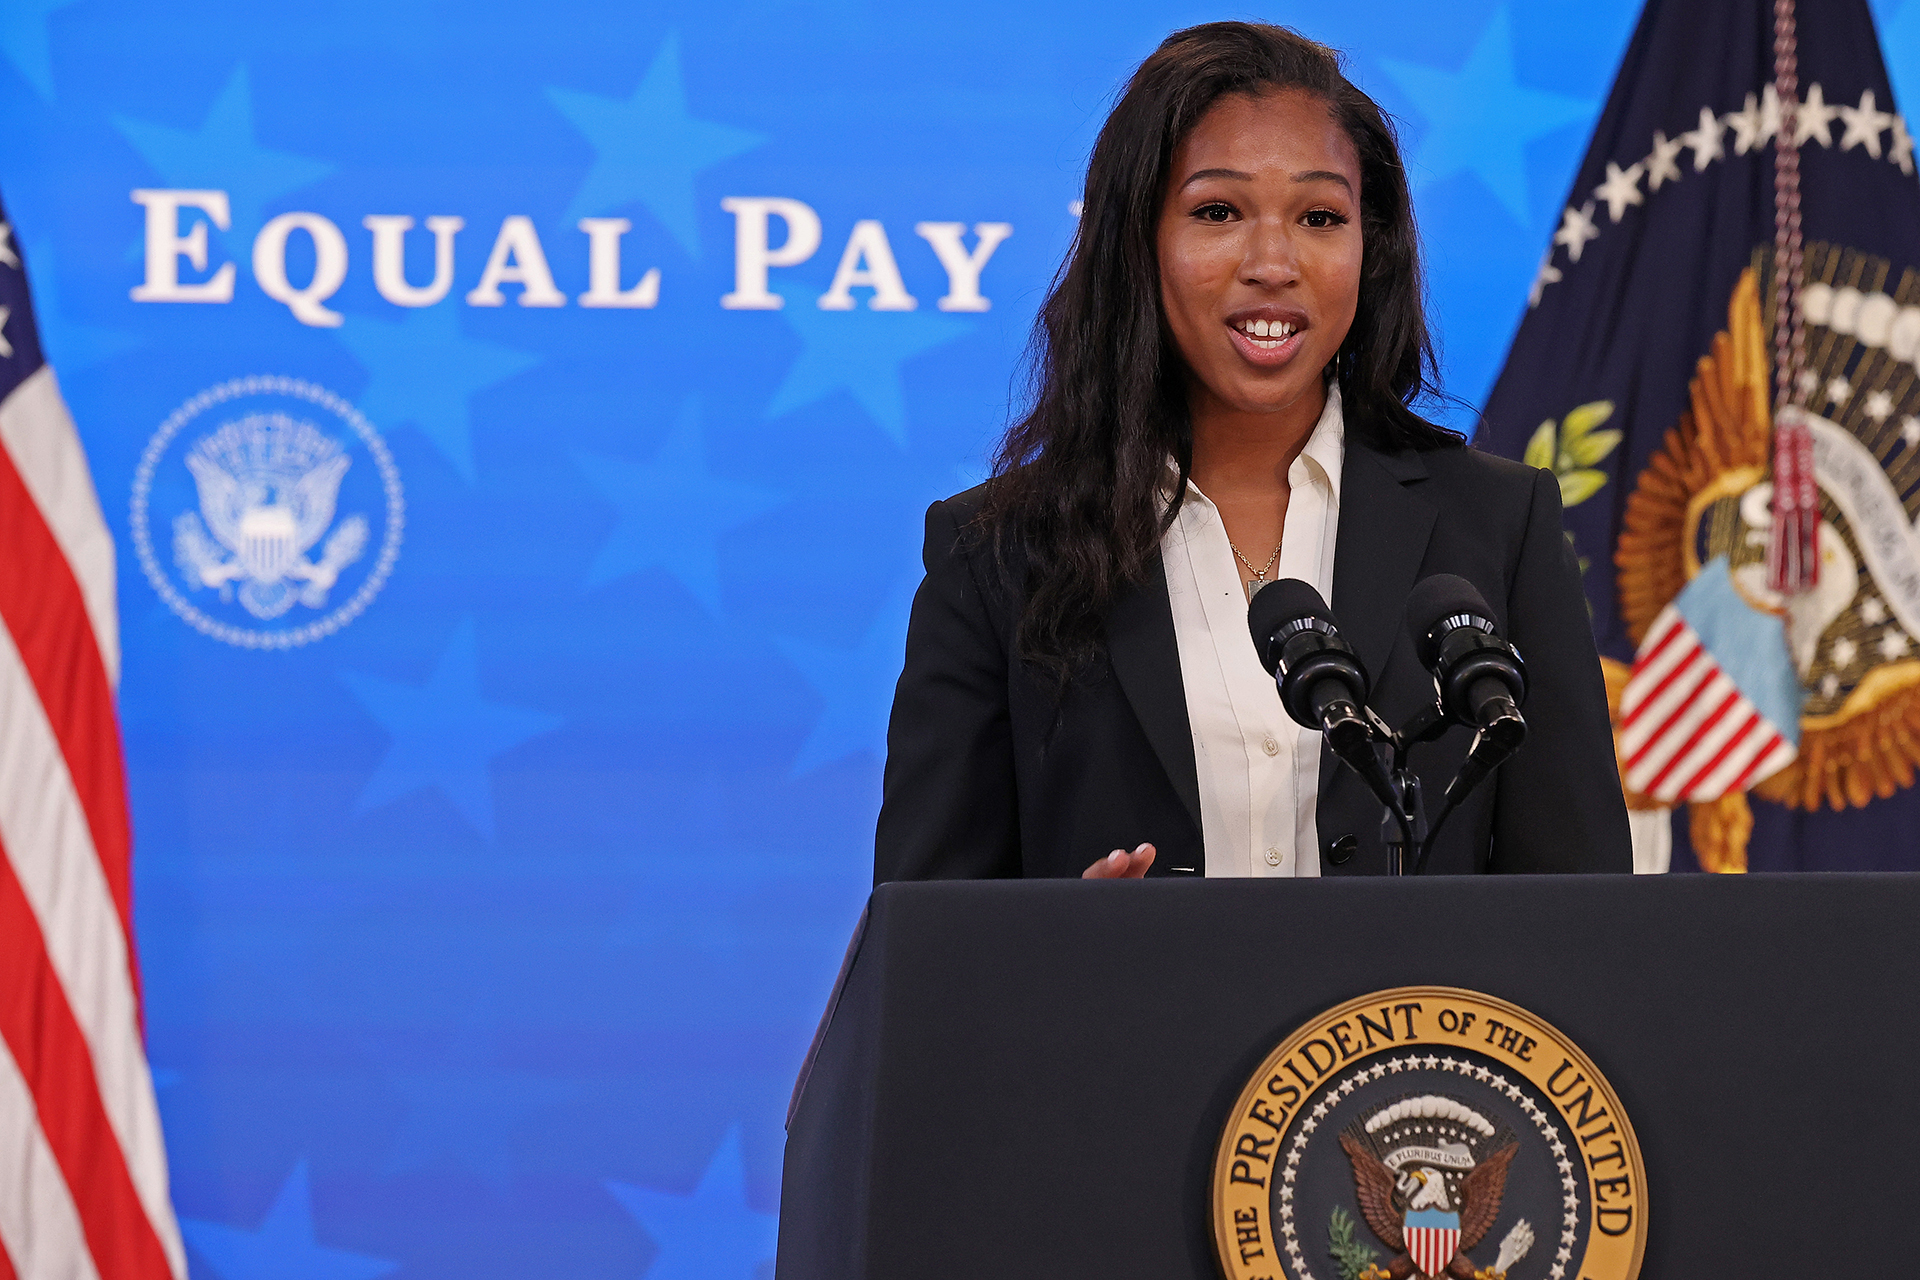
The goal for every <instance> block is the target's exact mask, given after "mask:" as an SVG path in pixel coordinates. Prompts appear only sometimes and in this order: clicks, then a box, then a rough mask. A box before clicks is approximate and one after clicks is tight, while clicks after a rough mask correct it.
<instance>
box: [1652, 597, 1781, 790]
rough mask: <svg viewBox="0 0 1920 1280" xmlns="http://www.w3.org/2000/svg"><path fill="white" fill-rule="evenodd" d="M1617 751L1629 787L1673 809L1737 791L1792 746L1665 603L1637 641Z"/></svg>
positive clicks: (1773, 766)
mask: <svg viewBox="0 0 1920 1280" xmlns="http://www.w3.org/2000/svg"><path fill="white" fill-rule="evenodd" d="M1620 754H1621V757H1622V758H1623V759H1624V760H1625V761H1626V766H1627V785H1628V786H1629V787H1630V788H1632V789H1633V790H1635V791H1638V792H1640V793H1641V794H1643V795H1648V796H1652V797H1653V798H1654V799H1656V800H1660V801H1662V802H1664V803H1667V804H1673V803H1675V802H1677V801H1680V800H1690V801H1704V800H1717V799H1719V798H1720V797H1721V796H1724V795H1727V794H1728V793H1730V792H1734V791H1744V790H1745V789H1746V788H1747V786H1748V785H1749V784H1751V783H1752V782H1753V780H1754V779H1756V778H1764V777H1766V776H1767V775H1769V774H1771V773H1773V772H1775V771H1776V770H1779V769H1783V768H1785V767H1786V766H1787V765H1788V764H1791V763H1792V762H1793V757H1794V755H1795V748H1794V745H1793V744H1792V743H1790V742H1788V741H1787V740H1786V739H1785V738H1783V737H1781V735H1780V732H1779V730H1778V729H1776V728H1775V727H1774V725H1773V724H1772V723H1771V722H1769V721H1768V720H1767V718H1766V717H1765V716H1763V715H1761V714H1760V710H1759V708H1758V707H1756V706H1755V705H1754V704H1753V703H1752V702H1751V701H1749V700H1748V699H1747V697H1746V695H1744V694H1742V693H1741V692H1740V690H1739V689H1738V688H1737V687H1736V686H1735V685H1734V683H1733V681H1732V680H1730V679H1728V677H1727V674H1726V672H1724V671H1722V670H1721V669H1720V664H1719V663H1717V662H1715V661H1714V660H1713V655H1712V654H1710V653H1708V652H1707V649H1706V646H1705V645H1703V644H1701V643H1700V636H1699V635H1698V633H1696V632H1695V631H1694V629H1693V628H1692V627H1691V626H1689V625H1687V620H1686V619H1685V618H1684V617H1683V616H1681V613H1680V610H1679V609H1677V608H1675V607H1674V606H1673V605H1668V606H1667V607H1666V608H1665V609H1663V610H1662V611H1661V612H1660V616H1659V617H1657V618H1655V619H1654V621H1653V626H1652V627H1651V628H1650V629H1649V630H1648V631H1647V636H1646V639H1644V640H1642V641H1641V642H1640V653H1639V655H1638V656H1637V657H1636V658H1635V659H1634V661H1633V675H1632V677H1631V678H1630V679H1629V680H1628V681H1627V688H1626V691H1625V692H1624V693H1623V694H1622V695H1621V698H1620Z"/></svg>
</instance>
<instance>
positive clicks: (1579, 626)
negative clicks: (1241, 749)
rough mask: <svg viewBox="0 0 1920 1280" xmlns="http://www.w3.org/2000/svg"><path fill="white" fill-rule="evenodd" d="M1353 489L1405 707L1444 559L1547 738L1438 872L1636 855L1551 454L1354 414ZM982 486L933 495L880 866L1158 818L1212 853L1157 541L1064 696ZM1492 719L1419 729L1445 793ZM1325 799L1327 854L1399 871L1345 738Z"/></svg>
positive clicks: (1064, 862) (1165, 832) (1137, 827)
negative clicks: (1024, 644) (1026, 658)
mask: <svg viewBox="0 0 1920 1280" xmlns="http://www.w3.org/2000/svg"><path fill="white" fill-rule="evenodd" d="M1340 490H1341V492H1340V522H1339V533H1338V538H1337V543H1336V549H1335V558H1334V577H1333V600H1332V602H1331V603H1332V607H1333V613H1334V617H1335V618H1336V619H1337V620H1338V622H1339V624H1340V629H1341V632H1342V634H1344V635H1345V636H1346V637H1347V638H1348V640H1350V641H1351V642H1352V643H1353V645H1354V647H1355V648H1356V649H1357V650H1358V651H1359V653H1360V656H1361V660H1362V661H1363V662H1364V663H1365V664H1366V668H1367V671H1368V672H1369V673H1370V674H1371V676H1372V677H1373V695H1372V698H1371V701H1372V704H1373V706H1374V708H1375V709H1376V710H1377V711H1379V713H1380V714H1381V715H1382V716H1383V717H1384V718H1385V719H1386V721H1387V722H1388V723H1389V724H1392V725H1394V726H1396V727H1397V726H1398V725H1400V724H1401V723H1403V722H1404V721H1405V720H1406V719H1407V718H1408V717H1409V716H1410V715H1412V714H1413V713H1414V711H1415V710H1417V709H1418V708H1419V706H1420V705H1421V704H1422V703H1425V702H1430V701H1431V700H1432V699H1433V678H1432V677H1431V676H1430V675H1429V674H1428V673H1427V672H1426V671H1425V670H1424V669H1423V668H1422V667H1421V666H1420V662H1419V659H1418V657H1417V656H1416V655H1415V652H1414V648H1413V638H1412V636H1411V635H1409V634H1408V632H1407V628H1406V623H1405V620H1404V618H1403V613H1402V611H1403V609H1404V607H1405V604H1406V599H1407V594H1408V592H1409V591H1411V590H1412V588H1413V585H1414V583H1416V582H1417V581H1419V580H1420V579H1421V578H1424V577H1426V576H1428V575H1429V574H1435V573H1455V574H1459V575H1460V576H1461V577H1463V578H1465V579H1466V580H1467V581H1469V582H1471V583H1473V585H1474V586H1475V587H1477V588H1479V590H1480V593H1481V594H1482V595H1483V596H1484V597H1486V600H1487V603H1488V604H1489V605H1490V606H1491V608H1492V609H1493V612H1494V613H1495V614H1496V615H1497V616H1496V618H1495V621H1496V622H1498V623H1499V624H1500V629H1501V634H1502V635H1504V636H1506V637H1507V638H1508V639H1509V640H1511V641H1512V642H1513V643H1514V644H1515V645H1517V646H1518V647H1519V649H1520V653H1521V656H1522V657H1523V658H1524V659H1525V660H1526V663H1527V674H1528V694H1527V700H1526V704H1525V706H1524V707H1523V710H1524V711H1525V713H1526V717H1527V725H1528V730H1529V733H1528V738H1527V742H1526V745H1525V746H1523V747H1522V748H1521V750H1520V752H1519V753H1518V754H1517V755H1515V756H1514V757H1513V758H1512V759H1511V760H1509V761H1508V762H1507V763H1506V764H1505V765H1503V766H1501V768H1500V770H1499V771H1498V772H1497V773H1496V774H1495V775H1494V777H1493V778H1491V779H1490V780H1488V781H1487V782H1485V783H1483V784H1482V785H1481V786H1480V788H1479V790H1477V791H1476V792H1474V793H1473V794H1472V795H1471V796H1469V797H1468V799H1467V800H1466V801H1465V802H1464V803H1463V804H1462V805H1461V806H1460V808H1459V810H1458V811H1456V812H1455V813H1454V814H1453V816H1452V817H1451V818H1449V819H1448V821H1447V824H1446V826H1445V827H1444V828H1443V829H1442V830H1441V833H1440V837H1439V839H1438V841H1437V842H1436V844H1435V846H1434V850H1433V855H1432V858H1431V860H1430V862H1429V864H1428V871H1429V873H1430V874H1431V873H1436V872H1437V873H1456V874H1457V873H1464V872H1482V871H1501V872H1549V871H1622V872H1624V871H1629V870H1631V869H1632V848H1631V844H1630V841H1629V837H1628V834H1627V814H1626V806H1625V804H1624V802H1623V800H1622V798H1621V793H1620V778H1619V773H1618V771H1617V768H1616V766H1615V763H1614V754H1613V737H1612V732H1611V729H1610V727H1609V723H1608V715H1607V699H1606V690H1605V686H1604V684H1603V682H1602V679H1601V675H1600V662H1599V658H1598V656H1597V654H1596V652H1595V649H1594V643H1593V633H1592V630H1591V627H1590V626H1589V623H1588V619H1587V606H1586V599H1585V597H1584V595H1583V594H1582V592H1581V586H1580V569H1579V566H1578V564H1577V563H1576V561H1575V559H1574V556H1573V551H1572V548H1571V545H1570V543H1569V542H1568V540H1567V539H1566V537H1565V536H1564V535H1563V533H1562V531H1561V523H1560V491H1559V486H1558V484H1557V483H1556V481H1555V479H1554V477H1553V475H1552V473H1550V472H1546V471H1541V470H1538V469H1536V468H1533V467H1527V466H1523V465H1521V464H1520V463H1517V462H1511V461H1508V460H1506V459H1504V458H1497V457H1494V456H1492V455H1490V454H1486V453H1481V452H1479V451H1478V450H1474V449H1467V448H1455V449H1434V450H1425V451H1415V450H1411V449H1408V450H1403V451H1400V452H1391V453H1390V452H1383V451H1381V450H1377V449H1374V448H1371V447H1369V446H1368V445H1366V444H1364V443H1362V441H1361V440H1360V439H1359V438H1357V435H1356V433H1355V432H1353V431H1352V430H1349V432H1348V434H1347V446H1346V460H1345V464H1344V466H1343V468H1342V473H1341V484H1340ZM982 496H983V495H982V490H981V489H972V490H969V491H968V492H966V493H963V494H960V495H959V496H957V497H953V498H949V499H947V500H946V501H944V502H936V503H934V504H933V506H932V507H931V508H929V509H928V511H927V540H926V550H925V561H926V567H927V577H926V580H925V581H924V582H923V583H922V584H921V586H920V590H919V593H918V594H917V595H916V596H915V597H914V601H913V615H912V620H911V622H910V623H909V624H908V628H907V655H906V667H905V670H904V671H903V672H902V673H901V676H900V683H899V686H898V688H897V689H896V691H895V693H894V699H893V718H892V721H891V724H890V725H889V727H888V730H887V766H886V780H885V790H884V799H883V802H882V804H881V808H880V821H879V827H878V830H877V833H876V838H875V848H874V881H875V883H880V882H883V881H887V880H922V879H937V878H958V877H996V876H1005V877H1010V876H1077V875H1079V874H1080V873H1081V872H1082V871H1084V870H1085V869H1086V868H1087V866H1088V865H1089V864H1090V863H1092V862H1093V861H1094V860H1095V859H1097V858H1100V857H1104V856H1105V855H1106V854H1107V853H1109V852H1111V851H1112V850H1114V849H1131V848H1133V847H1134V846H1135V845H1137V844H1139V843H1140V842H1141V841H1143V840H1148V841H1152V842H1153V844H1154V845H1155V846H1156V848H1157V849H1158V856H1157V857H1156V858H1155V860H1154V864H1153V868H1152V870H1151V872H1150V873H1149V874H1152V875H1180V874H1188V875H1201V874H1204V873H1205V868H1206V859H1205V857H1204V855H1203V853H1202V848H1201V834H1200V832H1201V827H1200V787H1199V780H1198V773H1197V770H1196V768H1195V765H1194V755H1193V738H1192V731H1191V728H1190V726H1189V724H1188V721H1187V702H1186V692H1185V689H1184V688H1183V687H1182V683H1181V678H1180V656H1179V651H1178V648H1177V646H1176V641H1175V639H1174V630H1173V609H1172V606H1171V604H1170V603H1169V602H1168V599H1167V587H1166V579H1165V575H1164V572H1163V571H1162V569H1161V568H1160V566H1159V563H1158V561H1157V560H1156V562H1155V565H1154V568H1153V571H1152V573H1151V575H1150V576H1149V578H1148V580H1147V581H1145V582H1143V583H1141V584H1140V585H1139V586H1138V587H1137V588H1134V589H1132V590H1130V591H1129V592H1127V593H1126V594H1125V595H1124V596H1123V597H1122V598H1120V599H1119V600H1118V601H1117V602H1116V603H1115V604H1114V606H1113V607H1112V609H1111V611H1110V612H1109V614H1108V617H1107V621H1106V641H1107V643H1106V652H1105V654H1104V655H1103V657H1102V658H1101V659H1100V660H1098V661H1096V662H1095V663H1094V664H1093V665H1091V666H1090V667H1089V668H1088V669H1087V670H1085V671H1084V672H1083V673H1081V674H1080V675H1079V676H1078V677H1077V678H1076V679H1075V680H1074V681H1073V682H1072V684H1071V685H1070V686H1069V688H1068V689H1067V691H1066V693H1065V695H1064V697H1060V696H1059V695H1057V694H1056V690H1055V686H1054V684H1053V682H1052V680H1051V679H1050V678H1049V677H1048V676H1046V675H1044V674H1039V673H1036V672H1034V671H1033V670H1032V669H1030V667H1029V666H1028V664H1026V663H1023V662H1021V661H1018V660H1016V659H1014V658H1013V657H1012V656H1011V655H1012V652H1013V637H1014V628H1015V626H1016V624H1017V622H1018V619H1019V607H1020V606H1019V601H1018V600H1017V599H1016V598H1015V597H1014V594H1013V593H1011V592H1009V591H1008V590H1006V589H1005V588H1004V587H1003V586H1002V585H1001V584H1002V583H1003V582H1004V581H1006V577H1005V576H1003V575H1001V574H1000V573H998V571H997V570H996V569H995V567H994V566H993V565H992V563H991V561H990V556H989V553H988V552H987V550H986V549H985V548H984V547H983V546H981V545H980V543H981V541H982V540H981V539H980V538H978V537H975V536H963V531H965V530H966V527H967V524H968V522H969V521H970V520H971V519H972V518H973V516H974V515H975V513H976V512H977V511H978V510H979V507H980V502H981V500H982ZM1018 570H1019V567H1018V566H1015V573H1014V574H1013V575H1011V576H1012V578H1013V580H1014V581H1016V582H1017V581H1018V580H1019V571H1018ZM1247 643H1248V644H1249V645H1251V644H1252V643H1253V642H1252V640H1251V639H1249V640H1248V641H1247ZM1471 737H1472V735H1471V732H1470V731H1469V730H1468V729H1466V728H1464V727H1458V726H1456V727H1455V728H1452V729H1450V730H1449V731H1448V732H1447V734H1446V735H1445V736H1444V737H1442V738H1441V739H1439V740H1438V741H1436V742H1432V743H1428V744H1426V745H1424V746H1418V747H1415V748H1414V749H1413V753H1412V757H1411V763H1412V765H1413V768H1414V770H1415V772H1417V773H1418V774H1419V775H1420V777H1421V782H1422V788H1423V790H1424V791H1425V793H1426V794H1427V796H1428V797H1430V799H1429V802H1428V804H1429V812H1430V813H1431V812H1432V811H1433V808H1434V807H1435V806H1436V805H1437V797H1438V796H1439V794H1440V792H1441V791H1442V790H1443V789H1444V788H1445V786H1446V784H1447V781H1448V779H1450V778H1451V777H1452V776H1453V773H1454V770H1455V769H1456V768H1458V766H1459V764H1460V762H1461V761H1462V760H1463V759H1464V758H1465V757H1466V752H1467V746H1468V743H1469V742H1470V741H1471ZM1317 818H1318V826H1319V833H1320V846H1321V848H1320V853H1321V866H1320V869H1321V873H1322V874H1323V875H1380V874H1384V873H1385V872H1386V871H1387V850H1386V846H1385V844H1384V842H1383V841H1382V838H1381V831H1380V806H1379V802H1378V801H1376V800H1375V799H1374V798H1373V795H1372V793H1371V792H1369V791H1368V790H1367V788H1366V784H1365V783H1363V782H1361V780H1360V779H1359V778H1357V777H1355V776H1353V775H1352V774H1351V773H1350V772H1348V771H1347V770H1346V769H1344V768H1343V767H1340V765H1339V763H1338V762H1337V761H1336V760H1335V758H1334V756H1333V754H1332V752H1331V751H1329V750H1327V749H1326V747H1325V746H1324V745H1323V746H1322V748H1321V755H1320V800H1319V807H1318V810H1317Z"/></svg>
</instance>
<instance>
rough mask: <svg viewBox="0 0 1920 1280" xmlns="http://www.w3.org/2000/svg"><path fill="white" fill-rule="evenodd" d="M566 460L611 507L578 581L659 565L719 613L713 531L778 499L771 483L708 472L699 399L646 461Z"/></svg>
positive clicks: (588, 456) (591, 582)
mask: <svg viewBox="0 0 1920 1280" xmlns="http://www.w3.org/2000/svg"><path fill="white" fill-rule="evenodd" d="M573 460H574V465H575V466H577V467H578V468H579V469H580V473H581V474H582V475H584V476H585V477H586V478H587V482H588V483H589V484H591V485H592V486H593V487H594V488H595V489H597V490H599V492H600V496H601V497H603V498H605V499H606V500H607V501H608V502H609V503H611V504H613V506H614V507H615V509H616V510H618V512H619V518H618V519H617V520H616V521H615V523H614V526H613V532H611V533H609V534H608V535H607V541H606V544H605V545H604V546H602V547H601V548H600V554H599V555H597V556H595V557H594V561H593V567H592V568H590V569H589V570H588V571H587V580H586V583H585V585H586V586H587V587H588V588H592V587H597V586H599V585H600V584H601V583H603V582H611V581H612V580H613V579H615V578H619V577H623V576H625V575H626V574H629V573H638V572H640V571H641V570H643V569H652V568H660V569H664V570H666V571H667V572H668V573H671V574H672V575H673V576H674V577H676V578H678V579H679V580H680V582H681V583H682V584H683V585H684V586H685V587H686V589H687V590H688V591H689V592H691V593H692V594H693V596H694V598H695V599H697V600H699V601H700V603H701V604H703V605H705V606H706V607H707V609H708V610H709V611H710V612H712V613H715V614H717V613H719V612H720V557H719V550H718V546H717V543H718V542H719V539H720V537H721V536H722V535H723V534H726V533H727V532H729V531H730V530H733V529H737V528H739V527H740V526H741V525H743V524H746V523H747V522H748V521H750V520H753V519H756V518H757V517H759V516H761V515H764V514H765V513H766V512H768V511H771V510H772V509H773V508H775V507H777V506H779V505H780V503H781V502H782V501H783V499H782V497H781V496H780V495H779V494H776V493H774V492H772V491H771V490H767V489H762V488H760V487H758V486H756V485H750V484H743V483H741V482H739V481H737V480H728V479H726V478H725V477H723V476H718V475H715V474H714V473H713V470H712V469H711V467H710V466H709V465H708V458H707V448H706V442H705V439H704V437H703V433H702V432H701V430H700V408H699V404H698V403H697V402H696V401H693V400H688V401H687V403H686V404H685V405H684V406H683V407H682V408H681V410H680V417H679V420H678V421H677V422H676V423H675V424H674V427H673V430H672V432H671V433H670V434H669V435H668V436H667V438H666V440H665V441H664V442H663V443H662V444H661V446H660V450H659V452H658V453H656V454H655V455H654V459H653V461H652V462H630V461H628V460H627V459H624V458H610V457H606V456H604V455H601V454H592V453H578V452H576V453H575V454H574V455H573Z"/></svg>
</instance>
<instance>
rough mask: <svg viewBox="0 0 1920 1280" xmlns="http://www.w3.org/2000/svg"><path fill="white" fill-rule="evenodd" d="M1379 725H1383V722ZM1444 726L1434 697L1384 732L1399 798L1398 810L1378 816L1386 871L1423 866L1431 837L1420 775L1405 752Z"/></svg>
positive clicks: (1400, 871) (1444, 717)
mask: <svg viewBox="0 0 1920 1280" xmlns="http://www.w3.org/2000/svg"><path fill="white" fill-rule="evenodd" d="M1381 727H1382V728H1385V725H1382V726H1381ZM1446 730H1447V714H1446V712H1445V711H1443V710H1441V708H1440V703H1439V700H1438V699H1436V700H1435V701H1434V702H1433V704H1432V705H1430V706H1426V707H1422V708H1421V709H1420V710H1419V711H1418V712H1416V713H1415V714H1414V716H1413V718H1412V719H1411V720H1409V721H1407V723H1406V724H1404V725H1402V726H1401V727H1400V731H1399V732H1398V733H1389V734H1387V735H1386V741H1387V745H1389V746H1390V747H1392V749H1393V766H1392V768H1391V770H1390V771H1389V773H1388V778H1389V779H1390V780H1391V781H1392V783H1393V791H1394V794H1395V795H1396V796H1398V797H1399V799H1400V804H1399V812H1397V813H1396V812H1394V811H1393V810H1391V809H1389V810H1388V811H1387V812H1386V813H1384V814H1382V815H1381V818H1380V834H1381V839H1382V841H1383V842H1384V843H1385V844H1386V846H1387V850H1388V864H1387V865H1388V874H1390V875H1396V876H1402V875H1406V874H1407V867H1408V865H1409V864H1410V863H1411V864H1412V866H1413V872H1414V874H1416V875H1417V874H1419V872H1420V871H1421V870H1422V869H1423V868H1424V867H1425V866H1426V851H1427V843H1428V841H1429V839H1431V833H1430V832H1429V830H1428V827H1427V810H1426V802H1425V800H1424V798H1423V797H1422V795H1421V791H1420V775H1419V774H1417V773H1415V772H1414V771H1413V770H1412V769H1411V768H1410V767H1409V766H1408V764H1407V753H1408V752H1409V751H1410V750H1412V748H1413V745H1414V744H1415V743H1417V742H1430V741H1432V740H1433V739H1435V738H1437V737H1439V736H1440V735H1441V734H1443V733H1445V732H1446ZM1435 829H1436V830H1437V828H1435ZM1396 837H1397V838H1396Z"/></svg>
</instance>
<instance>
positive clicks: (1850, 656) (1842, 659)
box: [1833, 636, 1860, 671]
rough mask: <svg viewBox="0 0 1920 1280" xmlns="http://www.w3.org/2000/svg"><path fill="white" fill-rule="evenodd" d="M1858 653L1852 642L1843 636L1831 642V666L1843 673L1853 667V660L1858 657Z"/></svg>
mask: <svg viewBox="0 0 1920 1280" xmlns="http://www.w3.org/2000/svg"><path fill="white" fill-rule="evenodd" d="M1859 652H1860V650H1859V648H1858V646H1856V645H1855V644H1854V643H1853V641H1851V640H1849V639H1847V638H1846V637H1845V636H1841V637H1840V638H1839V639H1838V640H1835V641H1834V642H1833V665H1834V666H1835V667H1838V668H1839V669H1840V670H1842V671H1845V670H1846V669H1847V668H1848V667H1850V666H1852V665H1853V660H1854V658H1855V657H1857V656H1858V655H1859Z"/></svg>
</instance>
